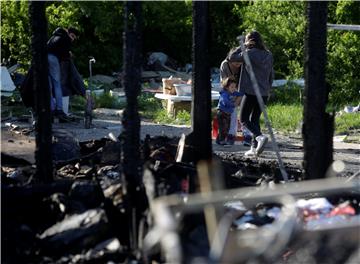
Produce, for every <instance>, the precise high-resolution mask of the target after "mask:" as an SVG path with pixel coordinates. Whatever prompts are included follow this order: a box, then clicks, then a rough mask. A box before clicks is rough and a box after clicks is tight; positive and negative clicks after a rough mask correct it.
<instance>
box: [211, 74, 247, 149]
mask: <svg viewBox="0 0 360 264" xmlns="http://www.w3.org/2000/svg"><path fill="white" fill-rule="evenodd" d="M222 86H223V89H222V90H221V91H220V98H219V103H218V107H217V109H218V111H217V119H218V124H219V130H218V137H217V138H216V144H218V145H232V144H231V142H229V140H228V133H229V127H230V120H231V114H232V113H233V112H234V109H235V106H236V105H238V104H239V102H240V99H241V97H242V96H243V94H242V93H240V92H238V91H236V88H237V84H236V81H235V79H234V78H233V77H228V78H225V79H223V80H222Z"/></svg>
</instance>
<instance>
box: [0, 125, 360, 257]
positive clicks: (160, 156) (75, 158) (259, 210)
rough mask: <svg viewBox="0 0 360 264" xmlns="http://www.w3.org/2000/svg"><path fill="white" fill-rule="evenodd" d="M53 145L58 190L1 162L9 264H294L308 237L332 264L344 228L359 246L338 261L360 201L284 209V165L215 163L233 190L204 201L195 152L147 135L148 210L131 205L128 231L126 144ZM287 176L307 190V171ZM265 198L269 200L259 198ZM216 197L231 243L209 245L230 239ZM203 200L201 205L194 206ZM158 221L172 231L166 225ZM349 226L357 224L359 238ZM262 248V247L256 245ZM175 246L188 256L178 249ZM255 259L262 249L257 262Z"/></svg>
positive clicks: (61, 138) (68, 141)
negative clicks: (217, 263)
mask: <svg viewBox="0 0 360 264" xmlns="http://www.w3.org/2000/svg"><path fill="white" fill-rule="evenodd" d="M54 137H55V138H56V140H55V141H54V144H53V153H54V163H55V167H56V173H55V180H54V182H53V183H51V184H42V183H39V182H37V179H36V177H35V175H34V174H35V168H34V166H33V165H32V164H30V163H29V162H26V161H24V160H21V159H17V158H14V157H12V156H9V155H5V154H2V165H1V179H2V187H1V188H2V198H3V199H2V200H3V202H2V213H3V214H2V215H3V218H2V230H3V234H2V242H3V243H2V245H3V246H2V252H3V260H4V263H40V264H45V263H107V262H109V261H111V262H112V263H124V262H126V261H131V260H137V261H154V263H156V262H159V263H164V262H172V260H182V261H184V262H186V263H198V262H197V261H198V260H199V261H200V259H199V258H202V261H205V262H209V261H213V260H221V261H222V262H226V261H230V260H232V261H233V260H235V259H238V260H239V262H241V263H242V262H243V263H246V261H248V260H251V259H257V260H259V256H262V257H266V258H267V259H273V260H278V259H279V258H280V259H281V258H283V259H285V260H289V261H290V260H294V259H295V258H298V257H299V255H301V254H302V253H301V250H305V249H306V248H307V247H308V246H309V245H308V244H306V243H305V241H306V240H304V236H303V235H304V234H305V237H306V236H309V237H311V239H312V240H311V241H315V242H314V243H315V245H316V251H314V252H315V253H314V254H315V255H314V256H312V258H313V260H328V258H324V257H323V256H322V255H321V254H320V253H319V252H321V251H322V250H324V249H328V248H330V249H329V250H332V248H331V247H333V246H334V245H335V244H333V243H332V242H330V240H327V238H326V235H327V234H328V233H327V232H326V230H330V229H334V228H335V227H336V228H337V229H339V225H340V224H341V225H345V226H347V227H346V228H343V230H342V231H341V232H343V233H344V234H347V235H348V236H349V237H350V238H348V242H346V246H347V248H346V250H343V251H341V252H338V258H334V259H336V260H346V259H348V258H350V255H351V254H352V253H353V252H354V245H356V243H357V242H358V240H357V238H356V236H355V235H354V234H353V235H352V236H351V233H349V232H351V231H352V232H354V227H357V228H358V225H359V224H358V223H359V213H360V209H359V198H360V197H359V193H358V192H357V193H356V192H350V194H349V193H346V194H343V193H339V195H336V196H334V195H330V196H328V197H327V198H325V196H323V197H321V198H316V199H315V198H314V197H311V195H314V193H315V192H309V193H308V194H307V197H303V198H302V199H303V200H300V199H297V200H291V199H290V200H289V201H287V202H283V201H282V200H281V199H280V198H279V197H280V196H276V195H277V193H276V191H274V192H275V193H274V194H272V191H271V190H270V189H269V186H270V187H271V186H274V184H275V183H279V182H280V181H281V175H280V173H279V172H278V171H277V169H276V164H271V163H263V164H261V163H258V162H250V161H249V160H234V159H226V157H225V158H224V157H214V159H217V160H220V161H221V164H222V165H221V166H222V167H223V168H224V179H223V180H224V183H225V187H226V191H223V193H222V195H221V196H219V195H218V194H216V192H214V195H213V194H211V195H210V196H209V195H205V194H206V193H205V194H204V193H201V192H200V190H204V187H203V186H202V185H203V184H204V183H203V181H202V180H199V168H198V167H196V166H195V165H194V163H193V162H192V159H191V152H192V150H191V148H190V147H189V146H187V145H186V144H180V145H182V151H181V154H180V153H179V152H180V151H179V146H178V142H179V139H178V138H168V137H164V136H158V137H154V138H151V137H150V136H147V137H146V138H145V140H144V142H142V146H141V154H142V159H143V164H144V169H143V187H141V188H140V191H139V196H138V198H137V199H139V201H137V203H135V202H134V201H132V206H133V205H134V204H135V205H140V207H141V208H137V209H139V212H140V213H138V215H139V218H137V220H136V221H135V222H129V214H132V209H131V208H132V207H129V206H130V204H131V201H128V198H127V191H128V190H127V189H126V186H127V185H126V181H125V180H124V175H123V168H122V164H121V162H120V160H121V155H122V150H121V146H122V144H121V137H119V138H114V139H113V140H110V139H107V138H103V139H101V140H91V141H85V142H77V140H76V139H74V137H71V135H69V134H67V133H65V132H61V131H60V132H57V133H55V135H54ZM227 158H229V157H227ZM176 161H178V162H176ZM287 169H288V172H289V176H290V178H291V179H292V181H294V182H298V181H301V179H302V176H303V175H302V174H303V173H302V171H301V170H299V169H298V168H295V167H291V165H289V164H287ZM246 186H252V187H251V190H252V193H253V194H255V196H252V195H249V198H246V195H245V194H246V192H249V189H248V188H244V187H246ZM253 187H257V188H258V190H255V189H254V188H253ZM238 188H241V189H238ZM249 188H250V187H249ZM291 190H292V189H291V188H290V189H289V191H290V192H291ZM259 193H260V194H261V195H263V196H262V198H261V197H260V198H256V195H258V194H259ZM208 194H209V193H208ZM265 194H266V195H268V196H264V195H265ZM174 195H175V196H174ZM275 196H276V199H275V198H274V197H275ZM174 197H177V198H176V199H177V200H176V201H177V202H176V203H173V202H172V201H173V199H174ZM193 197H195V198H193ZM196 197H197V198H196ZM219 197H221V198H222V199H223V200H221V199H220V200H219ZM266 197H268V198H266ZM294 197H297V196H294ZM212 198H214V199H215V200H216V199H218V200H217V205H214V208H215V207H216V208H217V209H216V210H215V209H214V211H213V212H215V214H214V215H215V216H216V219H217V220H216V221H215V222H214V223H215V224H216V223H220V225H219V226H222V228H224V230H225V231H224V230H223V231H222V232H224V234H225V233H226V234H228V235H227V236H226V237H225V238H224V239H223V240H219V241H218V242H214V241H215V240H214V239H209V238H210V237H211V238H214V237H216V234H217V233H219V232H220V231H221V230H220V229H219V230H218V231H216V232H215V231H214V229H212V228H210V227H211V225H210V224H209V223H210V222H211V221H210V222H209V219H211V217H210V216H211V213H210V214H209V212H210V211H211V206H210V205H211V203H212V201H211V200H209V199H212ZM225 198H226V199H228V201H225ZM194 199H195V200H196V199H199V200H197V202H195V203H193V201H195V200H194ZM201 199H203V200H201ZM251 199H253V200H251ZM161 201H166V203H168V205H169V206H170V207H173V208H172V210H171V214H174V217H173V218H169V219H170V220H171V221H170V220H169V219H167V217H168V214H165V215H163V214H161V215H160V216H159V215H158V214H159V211H158V210H159V208H160V207H159V206H158V205H159V204H161ZM259 201H262V202H259ZM290 205H291V206H292V207H293V208H292V209H291V208H290ZM193 206H195V207H196V208H195V207H194V208H193ZM164 208H166V206H165V207H163V209H164ZM209 208H210V209H209ZM195 209H196V210H195ZM209 210H210V211H209ZM160 211H161V210H160ZM164 212H166V210H165V211H164V210H163V211H162V213H164ZM214 215H213V216H214ZM159 219H162V220H164V221H163V224H164V223H165V224H166V223H167V224H168V225H169V226H171V228H170V229H169V226H167V227H166V228H164V227H163V226H159ZM168 220H169V221H168ZM160 222H161V221H160ZM298 223H301V226H300V227H301V230H303V232H304V230H305V231H306V232H305V233H304V234H302V235H300V234H301V232H298V229H299V225H298ZM350 224H353V226H352V229H351V227H350V226H349V225H350ZM325 225H327V229H325V228H324V226H325ZM334 226H335V227H334ZM215 227H216V225H215ZM285 227H287V228H285ZM282 228H283V229H284V230H285V231H286V232H287V233H286V232H285V234H282V233H281V232H280V231H279V230H282ZM129 230H136V232H135V233H136V236H137V241H132V240H131V239H129V238H131V236H130V235H129ZM215 230H216V228H215ZM269 230H270V231H269ZM284 230H283V231H284ZM249 232H252V233H249ZM277 232H280V233H278V235H279V236H281V235H283V237H282V238H283V239H285V240H284V241H283V242H282V243H280V242H279V241H278V244H277V245H278V247H277V248H276V247H275V246H274V245H273V246H270V245H271V243H272V242H274V241H277V239H278V237H277V236H275V235H274V234H277ZM320 233H321V235H319V234H320ZM175 234H177V235H175ZM267 234H271V236H270V237H268V236H267ZM177 236H178V237H177ZM247 236H248V239H250V240H249V241H251V242H252V243H253V244H252V245H251V246H250V245H248V243H247V244H246V243H245V244H241V243H240V244H239V243H238V242H236V243H235V242H234V241H243V243H244V239H245V238H246V237H247ZM249 237H250V238H249ZM266 237H268V238H269V239H268V240H266V239H265V238H266ZM270 238H271V239H270ZM234 239H235V240H234ZM329 239H332V236H331V235H329ZM338 239H339V240H338V243H340V244H341V243H345V242H344V241H343V239H345V238H344V237H340V236H339V238H338ZM162 240H164V241H162ZM261 240H263V243H260V242H259V243H258V244H256V243H255V241H261ZM160 241H161V243H160ZM176 241H179V247H178V248H176V247H172V248H171V245H174V243H175V242H176ZM221 241H223V242H222V243H223V245H226V246H224V247H223V248H221V246H220V247H219V245H222V243H220V242H221ZM225 242H226V243H225ZM158 243H160V244H162V246H163V243H165V244H168V248H165V249H164V248H163V247H159V246H158ZM216 243H217V244H216ZM175 244H176V243H175ZM134 245H135V246H134ZM214 245H217V246H216V247H215V246H214ZM230 245H232V246H230ZM246 245H247V246H246ZM335 246H337V244H336V245H335ZM266 247H268V248H266ZM134 249H136V250H134ZM179 249H180V250H179ZM169 250H170V251H169ZM256 250H259V252H258V254H257V255H256V254H255V253H254V252H256ZM306 250H309V249H306ZM311 250H314V249H311ZM300 253H301V254H300ZM169 254H170V255H172V257H171V258H169ZM176 256H180V257H179V258H176ZM255 256H256V257H255ZM260 259H261V258H260ZM289 263H290V262H289ZM292 263H296V262H292ZM327 263H331V262H327ZM333 263H335V262H333Z"/></svg>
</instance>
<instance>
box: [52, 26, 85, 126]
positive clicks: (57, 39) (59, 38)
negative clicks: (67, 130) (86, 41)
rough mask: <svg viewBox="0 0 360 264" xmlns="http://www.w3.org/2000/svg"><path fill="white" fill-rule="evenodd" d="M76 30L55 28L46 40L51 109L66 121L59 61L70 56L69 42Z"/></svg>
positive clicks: (55, 114) (75, 34) (73, 37)
mask: <svg viewBox="0 0 360 264" xmlns="http://www.w3.org/2000/svg"><path fill="white" fill-rule="evenodd" d="M77 35H78V31H77V30H76V29H74V28H68V29H64V28H60V27H59V28H57V29H56V30H55V31H54V32H53V34H52V36H51V38H50V39H49V41H48V42H47V49H48V63H49V84H50V92H51V95H52V98H51V110H52V111H53V115H54V116H55V117H58V118H59V119H60V120H61V121H68V119H67V115H66V114H65V113H64V111H63V108H62V107H63V105H62V97H63V93H62V88H61V68H60V62H61V61H62V60H67V59H69V58H70V57H71V43H72V42H73V41H74V40H75V39H76V38H77Z"/></svg>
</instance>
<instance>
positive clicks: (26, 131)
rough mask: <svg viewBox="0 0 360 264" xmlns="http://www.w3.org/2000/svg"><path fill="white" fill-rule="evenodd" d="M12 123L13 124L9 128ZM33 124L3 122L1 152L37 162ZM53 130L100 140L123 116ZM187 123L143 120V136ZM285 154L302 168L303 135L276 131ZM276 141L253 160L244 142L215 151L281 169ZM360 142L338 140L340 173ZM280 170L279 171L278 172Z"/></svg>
mask: <svg viewBox="0 0 360 264" xmlns="http://www.w3.org/2000/svg"><path fill="white" fill-rule="evenodd" d="M9 125H10V127H9ZM31 128H32V127H31V125H30V124H29V123H28V122H21V120H16V119H15V120H7V121H5V122H2V123H1V152H2V153H5V154H8V155H12V156H15V157H19V158H23V159H25V160H27V161H29V162H30V163H34V162H35V160H34V150H35V137H34V132H33V131H31ZM53 131H54V132H58V133H62V132H66V133H68V134H69V135H71V136H72V137H73V138H74V139H75V140H77V141H79V142H83V141H89V140H99V139H101V138H109V133H113V134H114V135H115V136H118V135H119V134H120V131H121V122H120V117H110V118H109V117H106V118H105V117H104V118H99V119H95V120H94V121H93V127H92V128H91V129H85V128H84V125H83V122H82V120H79V121H76V122H72V123H64V124H62V123H57V124H53ZM190 131H191V130H190V128H189V127H187V126H170V125H159V124H155V123H150V122H144V121H142V123H141V138H142V139H144V138H145V136H146V135H147V134H148V135H150V136H151V137H154V136H167V137H170V138H172V137H174V138H178V137H180V136H181V134H182V133H185V134H188V133H190ZM275 137H276V140H277V143H278V146H279V149H280V153H281V157H282V159H283V162H284V164H285V167H286V170H287V171H288V173H289V174H291V173H294V171H296V172H299V171H302V162H303V148H302V140H301V135H299V134H294V135H292V136H285V135H281V134H279V133H277V134H275ZM271 146H272V144H271V142H268V144H267V146H266V148H265V151H264V152H263V154H262V155H261V157H260V158H257V159H249V158H246V157H244V153H245V152H246V151H247V150H248V149H249V147H247V146H244V145H243V144H242V143H241V142H236V144H235V145H233V146H226V147H224V146H218V145H216V144H215V142H214V141H213V150H214V153H215V154H216V155H217V156H219V157H220V158H221V159H222V160H224V161H226V164H228V165H229V166H230V167H231V166H235V167H236V166H237V164H239V163H242V164H245V166H246V164H247V165H248V166H252V165H255V166H256V167H260V168H262V169H263V170H264V171H265V172H266V171H267V170H269V169H270V170H277V168H278V167H279V166H278V163H277V159H276V155H275V153H274V152H273V151H272V147H271ZM359 156H360V144H355V143H344V142H334V160H340V161H343V162H344V163H345V168H344V170H343V171H342V172H341V173H340V175H343V176H350V175H352V174H354V173H356V172H357V171H359V168H360V166H359V165H360V158H359ZM278 173H279V172H278Z"/></svg>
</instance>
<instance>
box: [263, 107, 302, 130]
mask: <svg viewBox="0 0 360 264" xmlns="http://www.w3.org/2000/svg"><path fill="white" fill-rule="evenodd" d="M266 110H267V113H268V116H269V119H270V122H271V126H272V127H273V128H274V129H275V130H278V131H282V132H287V133H288V132H294V131H295V130H296V129H297V128H298V127H299V124H300V122H301V120H302V112H303V108H302V105H300V104H291V105H284V104H279V103H277V104H270V105H268V106H267V108H266ZM261 123H262V125H264V117H263V115H261Z"/></svg>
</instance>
